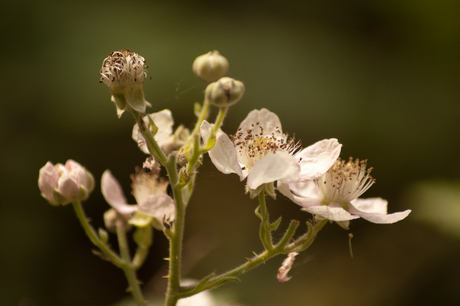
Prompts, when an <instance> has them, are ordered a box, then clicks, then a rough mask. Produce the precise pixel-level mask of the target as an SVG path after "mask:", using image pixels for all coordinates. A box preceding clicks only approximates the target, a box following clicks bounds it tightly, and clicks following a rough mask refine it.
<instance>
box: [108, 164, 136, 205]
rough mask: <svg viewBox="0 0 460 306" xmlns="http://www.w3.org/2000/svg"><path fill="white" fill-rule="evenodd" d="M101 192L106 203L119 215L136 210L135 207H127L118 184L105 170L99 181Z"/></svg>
mask: <svg viewBox="0 0 460 306" xmlns="http://www.w3.org/2000/svg"><path fill="white" fill-rule="evenodd" d="M101 191H102V195H103V196H104V198H105V200H106V201H107V203H109V205H110V206H112V207H113V208H115V209H116V210H117V211H118V212H119V213H121V214H129V213H132V212H134V211H135V210H136V209H137V205H128V204H127V201H126V198H125V196H124V195H123V190H122V189H121V186H120V183H118V181H117V180H116V179H115V178H114V177H113V175H112V173H111V172H110V170H105V171H104V173H103V174H102V179H101Z"/></svg>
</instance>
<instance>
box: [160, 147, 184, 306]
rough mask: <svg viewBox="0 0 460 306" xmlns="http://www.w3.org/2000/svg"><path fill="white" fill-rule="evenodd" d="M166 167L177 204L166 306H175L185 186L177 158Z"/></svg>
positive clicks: (177, 290)
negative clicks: (183, 189) (178, 168)
mask: <svg viewBox="0 0 460 306" xmlns="http://www.w3.org/2000/svg"><path fill="white" fill-rule="evenodd" d="M164 166H165V168H166V170H167V172H168V174H169V179H170V183H171V186H173V188H172V191H173V196H174V201H175V204H176V214H175V218H174V223H173V231H172V235H170V236H168V238H169V239H170V249H169V279H168V289H167V292H166V300H165V306H175V305H176V303H177V301H178V300H179V296H178V293H179V289H180V279H181V258H182V240H183V236H184V225H185V201H184V198H183V194H182V188H183V186H182V185H179V184H178V175H177V169H176V160H175V157H174V156H171V157H170V159H169V160H168V162H167V163H166V164H165V165H164Z"/></svg>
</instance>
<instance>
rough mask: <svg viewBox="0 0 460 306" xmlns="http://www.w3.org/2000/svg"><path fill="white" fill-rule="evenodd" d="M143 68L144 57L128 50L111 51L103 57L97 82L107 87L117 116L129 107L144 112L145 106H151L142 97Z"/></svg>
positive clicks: (145, 74) (145, 73) (144, 72)
mask: <svg viewBox="0 0 460 306" xmlns="http://www.w3.org/2000/svg"><path fill="white" fill-rule="evenodd" d="M144 68H147V66H146V65H145V59H144V58H143V57H142V56H140V55H139V54H137V53H134V52H131V51H129V50H121V51H113V52H111V53H109V56H108V57H107V58H106V59H104V61H103V63H102V68H101V70H100V71H99V75H100V80H99V82H101V83H102V82H104V84H105V85H107V86H108V87H109V90H110V93H111V94H112V102H114V103H115V105H116V107H117V114H118V117H120V116H121V115H122V114H123V112H124V111H125V110H129V109H132V110H135V111H137V112H140V113H145V109H146V107H147V106H151V105H150V103H148V102H147V101H145V98H144V90H143V84H142V83H143V82H144V79H145V77H146V76H147V72H146V71H144Z"/></svg>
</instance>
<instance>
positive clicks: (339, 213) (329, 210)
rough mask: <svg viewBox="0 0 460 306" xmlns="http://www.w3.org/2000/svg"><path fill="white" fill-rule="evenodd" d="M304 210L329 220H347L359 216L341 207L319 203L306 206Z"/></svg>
mask: <svg viewBox="0 0 460 306" xmlns="http://www.w3.org/2000/svg"><path fill="white" fill-rule="evenodd" d="M305 210H306V211H308V212H309V213H311V214H313V215H319V216H321V217H323V218H325V219H328V220H331V221H348V220H353V219H358V218H359V216H353V215H352V214H350V213H349V212H348V211H346V210H345V209H343V208H342V207H333V206H325V205H320V206H310V207H306V208H305Z"/></svg>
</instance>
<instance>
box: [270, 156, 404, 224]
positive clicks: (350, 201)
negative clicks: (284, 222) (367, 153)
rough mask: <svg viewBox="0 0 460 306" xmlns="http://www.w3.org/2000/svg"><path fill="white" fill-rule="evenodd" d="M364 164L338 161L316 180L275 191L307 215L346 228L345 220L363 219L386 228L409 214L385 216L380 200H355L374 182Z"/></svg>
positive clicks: (385, 208) (285, 185)
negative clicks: (315, 216) (309, 214)
mask: <svg viewBox="0 0 460 306" xmlns="http://www.w3.org/2000/svg"><path fill="white" fill-rule="evenodd" d="M366 163H367V161H366V160H362V161H360V160H359V159H356V160H354V161H353V159H352V158H350V159H349V161H348V162H345V161H344V160H341V159H340V158H339V159H337V161H335V163H334V165H333V166H332V167H331V168H330V169H329V170H328V171H327V172H326V173H324V174H323V175H322V176H321V177H320V178H317V179H315V180H314V181H308V182H291V183H283V182H282V183H280V184H279V185H278V190H279V191H280V192H281V193H282V194H284V195H285V196H287V197H288V198H290V199H291V200H293V201H294V202H295V203H297V204H299V205H300V206H302V207H303V208H304V209H305V210H306V211H307V212H309V213H312V214H314V215H317V216H320V217H322V218H325V219H328V220H331V221H337V222H338V223H339V224H340V225H341V226H343V227H345V228H347V227H348V223H349V220H353V219H358V218H360V217H361V218H363V219H366V220H368V221H370V222H373V223H380V224H389V223H395V222H397V221H400V220H402V219H404V218H406V217H407V216H408V215H409V213H410V212H411V211H410V210H405V211H402V212H396V213H392V214H387V205H388V202H387V201H386V200H384V199H381V198H368V199H359V197H360V196H361V195H362V194H363V193H364V192H365V191H366V190H368V189H369V188H370V187H371V186H372V185H373V184H374V183H375V179H374V178H373V177H372V176H371V175H370V172H371V170H372V168H368V169H366Z"/></svg>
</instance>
